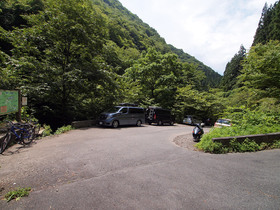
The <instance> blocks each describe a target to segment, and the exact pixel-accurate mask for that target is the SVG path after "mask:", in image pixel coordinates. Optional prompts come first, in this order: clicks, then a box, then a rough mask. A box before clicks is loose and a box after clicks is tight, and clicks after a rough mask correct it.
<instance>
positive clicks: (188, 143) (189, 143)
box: [173, 127, 210, 151]
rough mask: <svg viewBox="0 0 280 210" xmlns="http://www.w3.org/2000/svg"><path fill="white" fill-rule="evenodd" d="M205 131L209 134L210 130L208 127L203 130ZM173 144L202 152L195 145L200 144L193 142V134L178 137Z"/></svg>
mask: <svg viewBox="0 0 280 210" xmlns="http://www.w3.org/2000/svg"><path fill="white" fill-rule="evenodd" d="M203 130H204V133H207V132H209V130H210V128H207V127H206V128H203ZM173 142H174V143H175V144H176V145H177V146H179V147H183V148H185V149H188V150H193V151H200V150H198V149H197V148H196V147H195V145H196V144H197V143H198V142H194V141H193V136H192V133H189V134H184V135H180V136H177V137H176V138H175V139H174V140H173Z"/></svg>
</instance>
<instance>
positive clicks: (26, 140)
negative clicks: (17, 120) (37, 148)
mask: <svg viewBox="0 0 280 210" xmlns="http://www.w3.org/2000/svg"><path fill="white" fill-rule="evenodd" d="M21 132H22V133H21V142H22V143H23V144H30V143H31V142H32V140H33V139H34V138H35V131H34V129H33V128H29V129H25V130H22V131H21Z"/></svg>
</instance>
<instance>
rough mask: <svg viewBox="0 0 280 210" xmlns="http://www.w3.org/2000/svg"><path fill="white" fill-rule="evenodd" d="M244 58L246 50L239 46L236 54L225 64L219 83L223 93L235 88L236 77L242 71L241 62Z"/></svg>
mask: <svg viewBox="0 0 280 210" xmlns="http://www.w3.org/2000/svg"><path fill="white" fill-rule="evenodd" d="M245 57H246V49H245V48H244V46H243V45H241V46H240V49H239V51H238V53H237V54H235V55H234V57H233V58H232V59H231V61H230V62H228V63H227V65H226V69H225V72H224V77H223V79H222V81H221V87H222V88H223V90H224V91H229V90H233V89H235V88H237V87H236V82H237V77H238V76H239V75H240V72H241V70H242V68H243V67H242V61H243V60H244V58H245Z"/></svg>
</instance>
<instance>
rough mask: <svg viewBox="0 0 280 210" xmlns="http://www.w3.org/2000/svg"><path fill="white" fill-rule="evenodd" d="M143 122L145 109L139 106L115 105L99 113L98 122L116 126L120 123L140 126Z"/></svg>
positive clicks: (103, 124)
mask: <svg viewBox="0 0 280 210" xmlns="http://www.w3.org/2000/svg"><path fill="white" fill-rule="evenodd" d="M142 123H145V110H144V109H143V108H141V107H131V106H115V107H114V108H113V109H111V110H108V111H106V112H103V113H101V114H100V116H99V119H98V124H99V125H101V126H111V127H113V128H117V127H119V126H120V125H136V126H141V124H142Z"/></svg>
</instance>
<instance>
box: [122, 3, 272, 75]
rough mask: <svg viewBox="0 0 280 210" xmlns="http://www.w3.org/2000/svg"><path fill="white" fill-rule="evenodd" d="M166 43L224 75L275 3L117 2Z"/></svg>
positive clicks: (249, 42) (250, 43)
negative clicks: (152, 29) (262, 16)
mask: <svg viewBox="0 0 280 210" xmlns="http://www.w3.org/2000/svg"><path fill="white" fill-rule="evenodd" d="M119 1H120V2H121V3H122V5H123V6H124V7H126V8H127V9H128V10H129V11H130V12H132V13H133V14H136V15H137V16H138V17H139V18H140V19H142V20H143V22H145V23H147V24H148V25H149V26H150V27H152V28H154V29H155V30H156V31H157V32H158V33H159V34H160V36H161V37H163V38H164V39H165V41H166V43H167V44H171V45H173V46H174V47H176V48H178V49H182V50H183V51H184V52H186V53H188V54H190V55H191V56H194V57H195V58H196V59H198V60H199V61H201V62H203V63H204V64H205V65H207V66H209V67H211V68H212V69H213V70H214V71H216V72H218V73H219V74H220V75H223V73H224V71H225V67H226V64H227V63H228V62H229V61H230V60H231V59H232V58H233V56H234V55H235V54H236V53H237V52H238V51H239V49H240V46H241V45H243V46H244V47H245V48H246V49H247V51H248V50H249V49H250V47H251V45H252V43H253V39H254V35H255V32H256V29H257V27H258V23H259V20H260V17H261V13H262V9H263V7H264V5H265V3H266V2H267V4H268V6H270V5H271V4H274V3H275V2H276V0H119Z"/></svg>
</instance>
